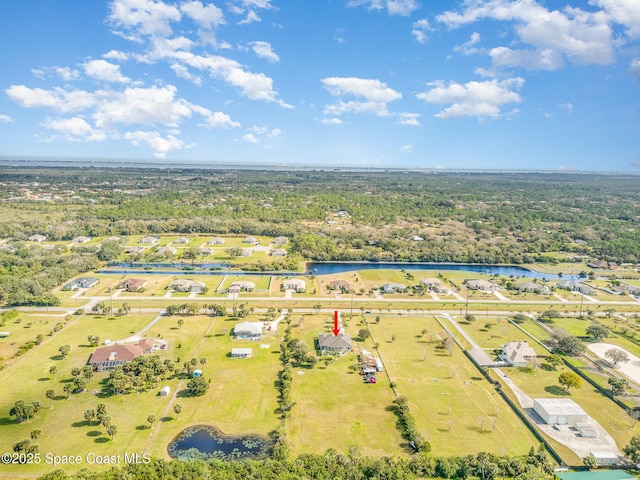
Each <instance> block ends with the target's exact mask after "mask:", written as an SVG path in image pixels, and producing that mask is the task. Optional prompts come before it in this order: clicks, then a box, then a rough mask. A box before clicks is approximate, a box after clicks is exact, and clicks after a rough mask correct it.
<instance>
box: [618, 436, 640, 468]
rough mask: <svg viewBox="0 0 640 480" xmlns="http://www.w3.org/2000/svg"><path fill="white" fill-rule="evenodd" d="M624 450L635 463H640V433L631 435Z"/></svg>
mask: <svg viewBox="0 0 640 480" xmlns="http://www.w3.org/2000/svg"><path fill="white" fill-rule="evenodd" d="M622 451H623V452H624V454H625V455H626V456H627V457H628V458H629V459H630V460H631V461H632V462H633V463H640V435H634V436H633V437H631V440H630V441H629V444H628V445H627V446H626V447H624V448H623V449H622Z"/></svg>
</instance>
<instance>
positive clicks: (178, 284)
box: [167, 278, 205, 293]
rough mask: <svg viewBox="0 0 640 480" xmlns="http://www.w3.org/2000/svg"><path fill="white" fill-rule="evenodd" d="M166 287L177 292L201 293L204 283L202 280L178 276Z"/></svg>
mask: <svg viewBox="0 0 640 480" xmlns="http://www.w3.org/2000/svg"><path fill="white" fill-rule="evenodd" d="M167 288H170V289H172V290H175V291H177V292H191V293H202V291H203V290H204V288H205V284H204V282H198V281H195V280H189V279H186V278H179V279H176V280H173V281H172V282H171V283H170V284H169V286H168V287H167Z"/></svg>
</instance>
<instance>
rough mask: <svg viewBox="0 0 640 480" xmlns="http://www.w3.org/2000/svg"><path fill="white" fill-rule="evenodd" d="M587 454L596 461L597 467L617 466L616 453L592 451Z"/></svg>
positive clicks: (611, 451)
mask: <svg viewBox="0 0 640 480" xmlns="http://www.w3.org/2000/svg"><path fill="white" fill-rule="evenodd" d="M589 453H590V454H591V455H593V457H594V458H595V459H596V461H597V462H598V466H599V467H603V466H611V465H617V464H618V452H614V451H613V450H592V451H590V452H589Z"/></svg>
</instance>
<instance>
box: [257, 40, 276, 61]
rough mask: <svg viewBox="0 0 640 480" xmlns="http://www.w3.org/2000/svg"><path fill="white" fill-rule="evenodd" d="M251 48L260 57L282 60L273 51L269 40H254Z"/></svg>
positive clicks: (269, 59)
mask: <svg viewBox="0 0 640 480" xmlns="http://www.w3.org/2000/svg"><path fill="white" fill-rule="evenodd" d="M251 49H252V50H253V52H254V53H255V54H256V55H257V56H258V57H260V58H264V59H265V60H268V61H269V62H272V63H275V62H279V61H280V57H279V56H278V55H277V54H276V53H275V52H274V51H273V49H272V48H271V44H270V43H269V42H253V43H251Z"/></svg>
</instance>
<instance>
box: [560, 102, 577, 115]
mask: <svg viewBox="0 0 640 480" xmlns="http://www.w3.org/2000/svg"><path fill="white" fill-rule="evenodd" d="M558 106H559V107H560V108H561V109H562V110H564V111H565V112H567V113H573V104H572V103H571V102H567V103H561V104H560V105H558Z"/></svg>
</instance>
